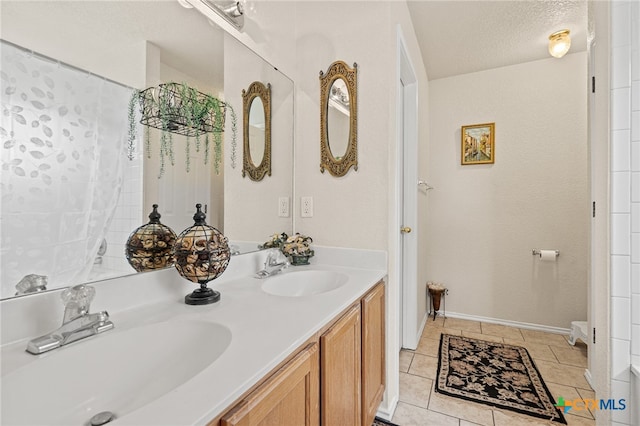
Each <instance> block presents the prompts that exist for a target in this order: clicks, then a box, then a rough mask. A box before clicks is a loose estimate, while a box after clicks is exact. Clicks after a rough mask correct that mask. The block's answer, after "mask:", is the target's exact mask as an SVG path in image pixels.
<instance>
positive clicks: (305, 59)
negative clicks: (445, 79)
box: [293, 1, 428, 414]
mask: <svg viewBox="0 0 640 426" xmlns="http://www.w3.org/2000/svg"><path fill="white" fill-rule="evenodd" d="M295 4H296V6H295V7H296V31H295V34H296V37H295V38H296V50H295V53H294V54H295V60H294V61H293V62H294V63H295V64H296V70H295V73H294V74H293V77H294V80H295V82H296V112H295V114H296V153H295V191H294V193H295V196H296V200H295V203H296V209H297V210H298V212H299V203H300V197H301V196H312V197H313V201H314V216H313V217H311V218H301V217H300V216H299V214H297V215H296V217H295V229H296V231H299V232H302V233H305V234H308V235H311V236H312V237H313V238H314V243H316V244H319V245H325V246H337V247H353V248H367V249H380V250H386V251H387V252H388V253H389V281H388V284H387V307H388V315H387V343H388V344H387V360H388V364H387V374H388V377H387V390H386V396H385V402H384V403H383V406H382V407H381V410H382V411H383V412H384V411H385V410H392V407H393V406H394V400H396V399H397V396H398V372H397V371H398V348H397V342H398V310H397V306H398V300H399V299H398V283H397V281H396V280H395V278H394V277H395V273H396V270H397V252H396V247H395V246H394V243H395V238H394V236H395V235H397V233H398V232H399V229H398V228H397V227H396V224H397V220H396V218H395V217H394V214H395V213H394V212H395V201H396V188H397V186H396V185H397V182H396V179H397V175H396V154H397V153H396V146H397V144H396V73H397V69H396V66H397V64H396V57H397V40H396V38H397V29H398V27H400V29H401V31H402V33H403V35H404V37H405V40H406V42H407V48H408V51H409V55H410V58H411V60H412V62H413V65H414V66H415V68H416V74H417V78H418V81H419V91H420V99H421V103H420V105H419V112H420V114H421V116H420V117H421V119H420V135H419V138H420V141H421V143H420V146H421V148H420V153H421V154H424V149H423V148H422V147H424V146H425V145H426V139H427V137H428V133H427V131H426V129H425V126H426V125H427V124H426V123H427V119H426V113H427V97H426V93H427V92H426V90H427V85H428V82H427V78H426V72H425V70H424V65H423V62H422V58H421V56H420V50H419V48H418V45H417V42H416V39H415V34H414V30H413V26H412V23H411V19H410V16H409V14H408V9H407V6H406V4H405V3H404V2H315V1H304V2H296V3H295ZM354 17H357V18H354ZM336 60H343V61H345V62H346V63H348V64H350V65H352V64H353V63H354V62H356V63H357V64H358V88H357V90H358V111H357V114H358V170H357V171H354V170H350V171H349V172H348V173H347V175H346V176H344V177H340V178H336V177H333V176H331V175H330V174H329V173H328V172H325V173H324V174H323V173H321V172H320V125H319V121H320V83H319V79H318V77H319V72H320V71H321V70H322V71H325V72H326V70H327V68H328V67H329V66H330V65H331V63H333V62H334V61H336ZM425 162H426V159H425V158H424V157H423V158H421V159H420V161H419V164H420V166H421V167H424V165H425ZM420 207H421V208H422V209H423V208H424V199H423V200H420ZM423 212H424V210H422V211H421V212H420V214H422V213H423ZM418 279H419V281H424V276H422V275H421V274H420V273H419V274H418ZM424 298H425V295H424V287H422V293H420V287H418V294H416V303H419V304H421V305H420V306H419V307H418V312H419V313H422V316H424V311H425V306H424ZM417 321H419V320H417ZM387 412H388V413H389V414H390V411H387Z"/></svg>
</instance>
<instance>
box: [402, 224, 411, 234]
mask: <svg viewBox="0 0 640 426" xmlns="http://www.w3.org/2000/svg"><path fill="white" fill-rule="evenodd" d="M400 232H402V233H403V234H408V233H409V232H411V228H409V227H408V226H403V227H402V228H400Z"/></svg>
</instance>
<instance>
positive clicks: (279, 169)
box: [224, 34, 294, 249]
mask: <svg viewBox="0 0 640 426" xmlns="http://www.w3.org/2000/svg"><path fill="white" fill-rule="evenodd" d="M224 42H225V61H224V93H225V102H227V103H228V104H231V105H232V106H233V108H234V110H235V112H236V115H237V118H238V139H237V148H236V167H235V169H234V168H233V167H232V164H231V162H230V161H229V158H230V143H231V141H230V140H231V138H230V135H231V131H230V130H229V129H230V126H229V124H230V123H229V121H230V120H228V121H227V131H226V132H225V145H226V148H225V149H226V151H227V154H226V160H225V166H224V167H225V173H224V175H225V194H224V209H225V233H226V234H228V235H232V236H233V238H234V241H235V240H239V241H256V239H257V238H258V239H259V240H257V242H264V241H266V240H267V239H268V238H269V236H270V235H273V234H275V233H281V232H286V233H291V223H292V221H291V217H279V216H278V198H279V197H290V196H291V194H292V189H291V188H292V182H291V181H292V175H293V132H292V129H293V108H294V107H293V90H294V86H293V82H292V81H291V80H289V79H288V78H287V77H286V76H284V75H283V74H282V73H280V72H279V71H277V70H275V69H274V68H273V66H272V65H271V64H269V63H267V62H265V61H264V60H263V59H262V58H260V57H259V56H257V55H255V54H254V53H253V52H251V51H250V50H248V49H246V48H244V46H241V45H240V44H239V43H238V41H237V40H235V39H233V38H232V37H230V36H228V35H226V34H225V38H224ZM228 52H233V54H228ZM254 81H259V82H261V83H263V84H264V85H265V86H266V85H267V84H271V176H269V175H265V177H264V178H263V179H262V180H261V181H259V182H254V181H252V180H251V179H250V178H249V176H248V175H247V176H246V177H244V178H243V177H242V164H243V163H242V161H243V128H244V124H243V120H244V119H243V98H242V91H243V90H247V89H248V88H249V85H251V83H253V82H254ZM259 212H263V213H260V217H256V216H257V214H258V213H259ZM232 242H233V241H232ZM256 248H257V245H254V249H256Z"/></svg>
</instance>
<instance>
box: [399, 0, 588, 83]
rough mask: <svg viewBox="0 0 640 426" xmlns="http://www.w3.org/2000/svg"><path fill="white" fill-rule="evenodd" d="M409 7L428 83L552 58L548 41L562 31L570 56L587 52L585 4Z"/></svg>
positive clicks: (420, 2)
mask: <svg viewBox="0 0 640 426" xmlns="http://www.w3.org/2000/svg"><path fill="white" fill-rule="evenodd" d="M407 4H408V6H409V11H410V13H411V18H412V21H413V26H414V28H415V31H416V36H417V38H418V43H419V44H420V49H421V51H422V58H423V60H424V65H425V67H426V69H427V76H428V77H429V80H434V79H438V78H443V77H450V76H453V75H459V74H466V73H471V72H477V71H482V70H487V69H491V68H497V67H502V66H507V65H514V64H519V63H523V62H529V61H535V60H539V59H547V58H550V57H551V56H549V53H548V51H547V44H548V37H549V35H550V34H551V33H553V32H555V31H558V30H561V29H565V28H567V29H569V30H570V31H571V39H572V41H571V50H569V54H571V53H575V52H579V51H585V50H586V48H587V2H586V1H585V0H581V1H565V0H556V1H547V0H533V1H532V0H527V1H483V0H476V1H455V0H450V1H431V0H407ZM560 60H561V59H560Z"/></svg>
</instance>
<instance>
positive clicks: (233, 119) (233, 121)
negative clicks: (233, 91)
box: [227, 104, 238, 169]
mask: <svg viewBox="0 0 640 426" xmlns="http://www.w3.org/2000/svg"><path fill="white" fill-rule="evenodd" d="M227 107H228V108H229V114H231V168H232V169H235V168H236V145H237V144H238V143H237V140H236V136H237V129H238V116H236V112H235V111H234V110H233V107H232V106H231V104H227Z"/></svg>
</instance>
